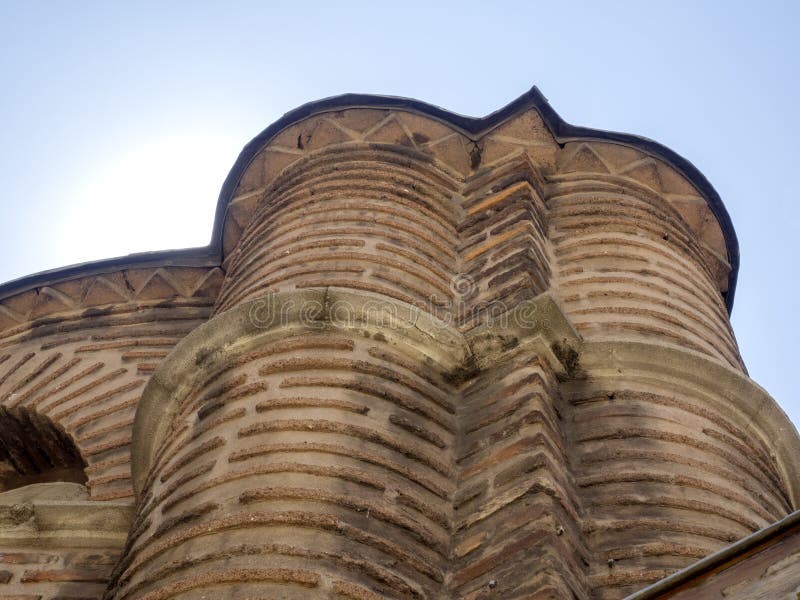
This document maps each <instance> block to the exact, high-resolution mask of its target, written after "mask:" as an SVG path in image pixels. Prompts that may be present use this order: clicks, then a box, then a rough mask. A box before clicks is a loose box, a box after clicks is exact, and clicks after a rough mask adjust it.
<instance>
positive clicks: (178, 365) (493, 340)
mask: <svg viewBox="0 0 800 600" xmlns="http://www.w3.org/2000/svg"><path fill="white" fill-rule="evenodd" d="M497 321H498V322H496V323H491V324H484V325H481V326H479V327H477V328H475V329H474V330H472V331H471V332H470V333H469V334H468V335H464V334H462V333H460V332H459V331H458V330H457V329H455V328H453V327H452V326H451V325H450V324H448V323H445V322H444V321H442V320H440V319H437V318H436V317H433V316H431V315H430V314H428V313H426V312H425V311H422V310H420V309H418V308H416V307H413V306H411V305H409V304H406V303H403V302H401V301H399V300H393V299H388V298H385V297H383V296H379V295H377V294H373V293H370V292H360V291H352V290H348V289H342V288H320V289H307V290H302V291H296V292H285V293H278V294H271V295H268V296H266V297H264V298H261V299H258V300H253V301H250V302H247V303H244V304H241V305H238V306H236V307H234V308H232V309H230V310H229V311H226V312H225V313H222V314H220V315H217V316H216V317H214V318H213V319H211V320H210V321H208V322H207V323H205V324H203V325H201V326H200V327H198V328H197V329H196V330H194V331H193V332H192V333H190V334H189V335H188V336H186V338H184V339H183V340H182V341H181V342H180V343H179V344H178V345H177V346H176V347H175V349H174V350H173V351H172V352H171V353H170V355H169V356H167V357H166V358H165V359H164V361H163V362H162V363H161V365H160V366H159V368H158V369H157V370H156V371H155V373H153V376H152V377H151V379H150V381H149V382H148V384H147V387H146V388H145V390H144V392H143V394H142V397H141V400H140V401H139V404H138V408H137V411H136V418H135V421H134V425H133V441H132V470H133V481H134V489H135V490H136V493H137V495H138V494H140V492H141V490H142V488H143V485H144V482H145V481H146V478H147V475H148V472H149V470H150V465H151V464H152V461H153V458H154V455H155V452H156V449H157V446H158V443H159V442H160V441H161V440H162V439H163V438H164V436H166V435H167V432H168V431H169V427H170V424H171V422H172V419H173V417H174V416H175V414H176V413H177V407H178V406H179V405H180V403H181V400H182V399H183V398H184V396H185V395H186V394H187V393H189V391H190V390H191V389H192V388H193V387H194V385H195V384H196V382H197V380H198V379H199V378H200V377H202V376H203V374H204V373H208V371H209V369H210V368H211V367H213V366H215V365H219V364H221V363H223V362H224V361H225V360H228V359H230V358H232V357H235V356H238V355H240V354H243V353H246V352H248V351H249V350H252V349H253V348H256V347H258V346H260V345H262V344H265V343H269V341H270V340H274V339H280V338H283V337H285V336H286V335H287V334H288V333H294V334H296V333H298V332H302V331H308V332H309V333H311V332H319V331H321V330H324V331H336V330H339V331H342V330H351V331H352V330H356V331H359V332H362V333H363V334H364V335H375V334H377V335H382V336H384V337H385V338H386V339H387V340H388V341H389V342H390V343H392V344H393V345H401V346H405V347H406V348H410V349H411V351H412V353H413V354H417V355H419V356H420V358H421V359H422V360H425V358H426V357H428V358H432V359H435V360H436V362H438V363H439V364H442V365H443V366H444V367H445V369H446V371H447V373H446V374H447V375H448V376H450V377H452V378H454V379H460V378H462V377H464V376H466V375H469V374H471V373H473V372H475V371H478V370H483V369H487V368H488V367H490V366H491V365H492V364H493V363H496V362H497V361H500V360H502V358H503V356H504V354H505V353H506V352H507V351H508V350H510V349H512V348H517V347H518V346H520V345H529V346H531V347H533V348H535V349H536V351H537V352H538V353H540V355H541V356H543V357H544V358H545V360H546V361H547V362H548V363H549V364H550V367H551V368H552V369H553V370H554V371H555V372H556V373H557V374H559V375H560V376H563V377H567V376H569V374H570V373H571V372H572V371H573V370H574V368H575V366H574V364H573V362H574V361H573V360H571V357H574V356H576V355H577V350H575V348H577V347H578V346H579V344H580V343H581V342H580V337H579V336H578V334H577V333H576V332H575V330H574V329H573V328H572V326H571V325H570V323H569V322H568V321H567V319H566V318H565V317H564V315H563V313H562V311H561V309H560V308H559V306H558V304H557V302H556V301H555V300H554V299H553V298H552V297H551V296H550V295H549V294H542V295H540V296H538V297H537V298H536V299H535V300H533V301H528V302H523V303H521V304H520V305H518V306H517V307H515V308H514V309H513V310H511V311H508V312H507V313H505V314H503V315H499V316H498V317H497Z"/></svg>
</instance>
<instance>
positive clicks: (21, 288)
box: [0, 86, 739, 312]
mask: <svg viewBox="0 0 800 600" xmlns="http://www.w3.org/2000/svg"><path fill="white" fill-rule="evenodd" d="M359 107H362V108H394V109H404V110H408V111H412V112H416V113H419V114H422V115H426V116H428V117H432V118H434V119H438V120H440V121H443V122H445V123H447V124H449V125H450V126H452V127H454V128H456V129H459V130H461V131H462V132H463V133H464V134H465V135H467V136H468V137H471V138H474V139H477V138H479V137H480V136H481V135H482V134H483V133H485V132H487V131H489V130H491V129H493V128H495V127H497V126H498V125H499V124H500V123H502V122H504V121H506V120H508V119H511V118H513V117H515V116H516V115H518V114H521V113H524V112H526V111H527V110H529V109H531V108H533V109H536V110H537V111H538V112H539V113H540V114H541V115H542V118H543V119H544V122H545V123H546V125H547V126H548V128H549V129H550V131H551V133H552V134H553V136H554V137H555V138H556V140H557V141H558V142H559V143H562V144H563V143H566V142H569V141H573V140H601V141H608V142H618V143H622V144H625V145H628V146H632V147H634V148H638V149H639V150H642V151H643V152H646V153H647V154H650V155H652V156H655V157H657V158H659V159H661V160H663V161H664V162H666V163H668V164H670V165H672V166H673V167H674V168H675V169H677V170H678V172H680V173H682V174H683V175H684V176H685V177H686V178H687V179H688V180H689V181H691V182H692V183H693V184H694V186H695V187H696V188H697V189H698V190H699V192H700V194H701V195H702V196H703V197H704V198H705V199H706V201H707V202H708V205H709V207H710V208H711V211H712V212H713V213H714V216H715V217H716V218H717V221H719V224H720V227H721V228H722V232H723V235H724V236H725V246H726V248H727V252H728V256H727V259H728V261H729V262H730V265H731V272H730V275H729V278H728V291H727V292H726V293H725V294H724V296H725V304H726V306H727V307H728V312H730V311H731V310H732V309H733V299H734V295H735V292H736V279H737V276H738V273H739V242H738V240H737V238H736V232H735V231H734V229H733V224H732V223H731V219H730V216H729V215H728V211H727V210H726V209H725V206H724V205H723V203H722V199H721V198H720V197H719V194H718V193H717V191H716V190H715V189H714V188H713V186H712V185H711V183H709V181H708V180H707V179H706V178H705V176H704V175H703V174H702V173H701V172H700V171H699V170H698V169H697V168H696V167H695V166H694V165H692V163H690V162H689V161H688V160H686V159H685V158H683V157H682V156H680V155H678V154H677V153H675V152H673V151H672V150H670V149H669V148H667V147H666V146H663V145H661V144H659V143H658V142H654V141H653V140H649V139H647V138H644V137H640V136H636V135H630V134H627V133H615V132H612V131H602V130H598V129H590V128H588V127H577V126H575V125H570V124H569V123H567V122H566V121H564V120H563V119H562V118H561V117H560V116H558V114H557V113H556V112H555V110H553V108H552V107H551V106H550V104H549V103H548V102H547V99H546V98H545V97H544V96H543V95H542V93H541V92H540V91H539V89H538V88H537V87H535V86H534V87H532V88H531V89H530V90H529V91H528V92H526V93H525V94H523V95H522V96H520V97H519V98H517V99H516V100H514V101H513V102H511V103H510V104H508V105H506V106H504V107H503V108H501V109H500V110H498V111H496V112H493V113H491V114H490V115H487V116H485V117H480V118H473V117H465V116H463V115H459V114H456V113H452V112H450V111H447V110H444V109H442V108H439V107H438V106H433V105H431V104H426V103H425V102H420V101H419V100H412V99H410V98H400V97H395V96H374V95H370V94H344V95H341V96H334V97H331V98H324V99H322V100H317V101H315V102H309V103H308V104H304V105H302V106H300V107H298V108H296V109H294V110H292V111H290V112H288V113H286V114H285V115H283V117H281V118H280V119H278V120H277V121H275V122H274V123H273V124H272V125H270V126H269V127H267V128H266V129H265V130H264V131H262V132H261V133H260V134H258V135H257V136H256V137H255V138H253V140H252V141H250V142H249V143H248V144H247V145H246V146H245V147H244V148H243V149H242V151H241V153H240V154H239V157H238V158H237V159H236V162H235V163H234V165H233V168H232V169H231V170H230V172H229V173H228V176H227V177H226V178H225V182H224V183H223V184H222V189H221V190H220V194H219V200H218V201H217V209H216V213H215V216H214V226H213V230H212V234H211V243H210V244H209V245H208V246H205V247H202V248H189V249H184V250H165V251H160V252H144V253H139V254H130V255H128V256H122V257H119V258H111V259H104V260H99V261H93V262H88V263H83V264H78V265H71V266H69V267H63V268H59V269H52V270H49V271H42V272H40V273H35V274H33V275H28V276H25V277H21V278H19V279H15V280H12V281H9V282H6V283H4V284H2V285H0V300H2V299H4V298H7V297H9V296H13V295H15V294H19V293H22V292H25V291H27V290H30V289H33V288H38V287H43V286H46V285H54V284H56V283H59V282H62V281H66V280H69V279H74V278H75V277H82V276H88V275H98V274H102V273H109V272H113V271H121V270H125V269H137V268H146V267H157V266H185V267H199V266H216V265H220V264H221V263H222V258H223V257H222V229H223V225H224V220H225V213H226V210H227V207H228V204H229V202H230V200H231V199H232V198H233V194H234V191H235V190H236V186H237V185H238V183H239V180H240V179H241V178H242V176H243V175H244V172H245V171H246V170H247V167H248V166H249V165H250V163H251V162H252V161H253V159H254V158H255V156H256V155H257V154H258V151H259V150H261V148H263V147H264V146H265V145H266V144H268V143H269V141H270V140H271V139H272V138H273V137H275V136H276V135H277V134H278V133H279V132H280V131H282V130H283V129H285V128H286V127H288V126H290V125H293V124H294V123H296V122H298V121H301V120H303V119H305V118H307V117H310V116H312V115H316V114H319V113H324V112H330V111H334V110H343V109H346V108H359Z"/></svg>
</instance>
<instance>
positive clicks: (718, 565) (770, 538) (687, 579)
mask: <svg viewBox="0 0 800 600" xmlns="http://www.w3.org/2000/svg"><path fill="white" fill-rule="evenodd" d="M798 532H800V510H798V511H795V512H793V513H791V514H789V515H787V516H786V517H784V518H783V519H781V520H780V521H777V522H775V523H773V524H772V525H770V526H768V527H765V528H764V529H759V530H758V531H756V532H755V533H751V534H750V535H748V536H747V537H744V538H742V539H741V540H739V541H738V542H735V543H733V544H731V545H730V546H726V547H725V548H723V549H722V550H719V551H718V552H715V553H714V554H710V555H709V556H707V557H705V558H704V559H702V560H699V561H697V562H696V563H693V564H691V565H689V566H688V567H686V568H685V569H681V570H680V571H678V572H676V573H673V574H672V575H670V576H669V577H665V578H664V579H661V580H660V581H656V582H655V583H654V584H652V585H649V586H647V587H646V588H644V589H642V590H639V591H638V592H636V593H634V594H631V595H630V596H627V597H626V598H625V599H624V600H656V599H657V598H662V597H668V596H667V595H671V594H672V593H673V592H678V591H683V590H686V589H691V586H692V585H693V584H694V583H695V582H698V581H699V580H701V579H702V578H703V577H705V576H707V575H712V574H714V573H716V572H719V571H721V570H722V569H724V568H728V567H730V566H732V565H733V564H735V563H737V562H739V561H741V560H744V559H746V558H747V557H749V556H751V555H753V554H755V553H757V552H761V551H762V550H765V549H767V548H769V547H770V546H772V545H774V544H777V543H779V542H780V541H781V540H783V539H784V538H786V537H787V536H790V535H794V534H797V533H798Z"/></svg>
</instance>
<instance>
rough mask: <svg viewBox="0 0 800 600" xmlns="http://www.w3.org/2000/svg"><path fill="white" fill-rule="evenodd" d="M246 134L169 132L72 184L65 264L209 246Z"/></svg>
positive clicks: (64, 223)
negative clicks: (236, 137)
mask: <svg viewBox="0 0 800 600" xmlns="http://www.w3.org/2000/svg"><path fill="white" fill-rule="evenodd" d="M240 145H241V142H240V141H238V142H237V141H233V140H229V139H225V138H224V136H216V137H211V136H204V135H195V134H187V135H169V136H163V137H160V138H152V139H149V140H146V141H143V142H141V143H138V144H135V145H134V146H133V147H131V148H129V149H126V150H123V151H121V152H120V153H119V154H116V155H113V156H109V157H108V159H107V160H106V161H105V162H101V163H100V164H97V165H94V166H93V167H92V168H91V170H90V171H89V172H87V173H85V177H81V178H80V179H78V180H77V183H76V185H75V186H74V187H73V189H71V190H65V191H66V195H67V198H68V202H66V203H65V206H68V207H69V212H68V213H67V214H64V215H63V217H62V219H61V222H60V223H58V224H57V227H58V234H56V235H59V237H60V238H61V248H62V249H63V252H64V258H65V260H64V262H63V264H68V263H75V262H83V261H87V260H97V259H101V258H107V257H112V256H121V255H124V254H130V253H132V252H144V251H152V250H163V249H170V248H186V247H194V246H204V245H206V244H208V242H209V240H210V236H211V226H212V223H213V220H214V209H215V206H216V202H217V196H218V194H219V189H220V187H221V185H222V182H223V180H224V179H225V176H226V175H227V172H228V170H229V169H230V167H231V165H232V157H235V156H236V154H237V151H238V147H237V146H240Z"/></svg>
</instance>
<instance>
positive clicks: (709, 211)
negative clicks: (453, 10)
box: [0, 88, 800, 600]
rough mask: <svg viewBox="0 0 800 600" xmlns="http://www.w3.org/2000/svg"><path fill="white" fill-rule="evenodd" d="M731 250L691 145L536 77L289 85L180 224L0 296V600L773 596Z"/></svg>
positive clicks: (784, 474) (778, 567) (786, 589)
mask: <svg viewBox="0 0 800 600" xmlns="http://www.w3.org/2000/svg"><path fill="white" fill-rule="evenodd" d="M737 267H738V246H737V242H736V236H735V233H734V231H733V228H732V225H731V223H730V219H729V217H728V215H727V213H726V211H725V208H724V206H723V204H722V202H721V200H720V198H719V197H718V195H717V193H716V192H715V191H714V189H713V188H712V186H711V185H710V184H709V183H708V181H707V180H706V179H705V178H704V177H703V175H702V174H701V173H699V172H698V171H697V170H696V169H695V168H694V167H693V166H692V165H691V164H690V163H688V162H687V161H686V160H685V159H683V158H681V157H680V156H678V155H677V154H675V153H674V152H672V151H670V150H669V149H667V148H665V147H663V146H661V145H659V144H657V143H655V142H652V141H650V140H646V139H643V138H638V137H635V136H630V135H624V134H616V133H608V132H602V131H595V130H590V129H585V128H580V127H574V126H571V125H568V124H567V123H565V122H564V121H562V120H561V119H560V118H559V117H558V115H557V114H556V113H555V112H554V111H553V109H552V108H551V107H550V106H549V105H548V103H547V102H546V100H545V99H544V98H543V97H542V96H541V94H540V93H539V92H538V90H536V89H535V88H534V89H533V90H531V92H529V93H528V94H526V95H524V96H522V97H521V98H519V99H517V100H516V101H514V102H512V103H511V104H509V105H508V106H506V107H505V108H503V109H502V110H500V111H498V112H496V113H493V114H491V115H489V116H488V117H485V118H482V119H472V118H467V117H462V116H459V115H455V114H452V113H449V112H447V111H444V110H441V109H438V108H435V107H432V106H429V105H426V104H423V103H420V102H416V101H412V100H407V99H401V98H388V97H375V96H359V95H347V96H341V97H337V98H332V99H327V100H323V101H320V102H315V103H311V104H308V105H305V106H303V107H300V108H298V109H296V110H294V111H292V112H290V113H288V114H287V115H285V116H284V117H283V118H282V119H280V120H279V121H278V122H276V123H275V124H273V125H271V126H270V127H269V128H267V129H266V130H265V131H264V132H262V133H261V134H260V135H259V136H258V137H256V138H255V139H254V140H253V141H252V142H250V144H248V145H247V146H246V147H245V149H244V150H243V151H242V154H241V155H240V157H239V159H238V160H237V162H236V164H235V165H234V167H233V169H232V171H231V173H230V175H229V176H228V178H227V180H226V181H225V183H224V185H223V189H222V192H221V195H220V201H219V205H218V209H217V214H216V219H215V224H214V233H213V239H212V242H211V244H210V245H209V246H208V247H206V248H201V249H190V250H180V251H169V252H158V253H149V254H140V255H132V256H128V257H124V258H121V259H112V260H105V261H99V262H94V263H89V264H84V265H79V266H75V267H67V268H65V269H60V270H55V271H49V272H45V273H40V274H37V275H33V276H30V277H26V278H23V279H21V280H17V281H13V282H10V283H7V284H5V285H3V286H1V287H0V405H1V406H0V415H1V416H2V419H3V422H2V425H1V426H0V442H1V443H0V453H1V454H2V463H0V466H2V471H1V472H0V486H1V488H2V489H3V490H5V491H4V492H3V493H2V494H0V515H2V517H0V523H1V525H0V598H6V599H11V598H14V599H23V598H24V599H26V600H34V599H42V600H51V599H55V598H60V599H64V600H65V599H67V598H71V599H77V598H80V599H86V600H88V599H98V598H101V597H104V598H108V599H109V600H110V599H113V600H135V599H137V600H138V599H142V600H145V599H146V600H165V599H172V598H181V599H186V600H189V599H200V598H216V597H219V598H237V599H244V598H263V599H267V598H283V599H295V598H297V599H299V598H339V599H351V600H362V599H363V600H369V599H379V598H381V599H382V598H430V599H450V598H468V599H473V600H476V599H484V598H486V599H488V598H502V599H512V598H578V599H588V598H594V599H619V598H623V597H626V596H628V595H631V594H634V596H633V597H635V598H639V599H642V600H643V599H644V598H668V597H676V598H683V597H687V598H696V597H709V598H712V597H713V598H717V597H718V598H722V597H725V598H728V599H730V598H753V597H759V596H757V594H761V595H762V596H763V597H769V598H778V597H787V598H789V597H791V598H794V597H797V596H796V595H797V593H798V591H800V534H798V514H797V513H794V511H795V509H797V507H798V503H800V474H799V473H798V468H799V465H798V462H797V457H798V456H799V455H800V454H799V453H798V451H799V450H800V440H799V439H798V436H797V433H796V431H795V429H794V428H793V426H792V425H791V423H790V422H789V421H788V419H787V418H786V416H785V415H784V414H783V412H782V411H781V410H780V408H779V407H778V405H777V404H776V403H775V401H774V400H772V398H770V397H769V396H768V395H767V394H766V393H765V392H764V391H763V390H762V389H761V388H759V387H758V386H757V385H756V384H754V383H753V382H752V381H751V380H750V379H749V378H748V377H747V374H746V371H745V368H744V365H743V363H742V360H741V357H740V355H739V352H738V349H737V346H736V341H735V339H734V336H733V332H732V331H731V327H730V321H729V311H730V310H731V307H732V304H733V297H734V291H735V286H736V273H737ZM643 588H645V589H643ZM681 594H683V595H681Z"/></svg>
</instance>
